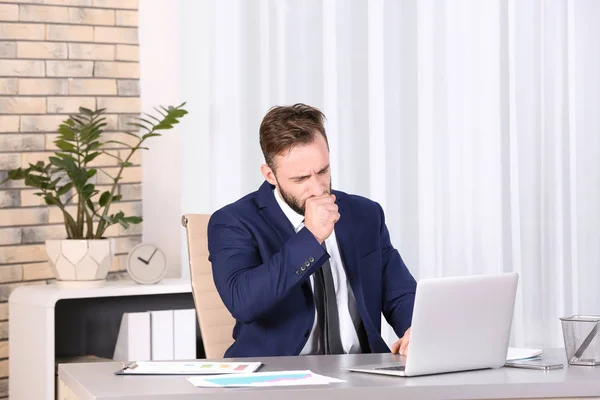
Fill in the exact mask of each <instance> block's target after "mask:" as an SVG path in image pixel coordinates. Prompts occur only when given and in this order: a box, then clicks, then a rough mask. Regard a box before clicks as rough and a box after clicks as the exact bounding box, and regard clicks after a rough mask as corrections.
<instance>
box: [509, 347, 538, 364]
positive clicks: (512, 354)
mask: <svg viewBox="0 0 600 400" xmlns="http://www.w3.org/2000/svg"><path fill="white" fill-rule="evenodd" d="M541 355H542V349H529V348H517V347H509V348H508V353H507V354H506V361H515V360H526V359H529V358H535V357H541Z"/></svg>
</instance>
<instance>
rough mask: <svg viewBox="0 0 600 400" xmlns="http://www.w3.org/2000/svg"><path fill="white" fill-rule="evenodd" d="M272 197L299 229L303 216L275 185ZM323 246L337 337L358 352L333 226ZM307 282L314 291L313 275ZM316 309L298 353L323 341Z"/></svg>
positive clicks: (347, 348)
mask: <svg viewBox="0 0 600 400" xmlns="http://www.w3.org/2000/svg"><path fill="white" fill-rule="evenodd" d="M273 192H274V193H275V199H276V200H277V203H278V204H279V207H281V210H282V211H283V213H284V214H285V216H286V217H287V218H288V219H289V220H290V222H291V223H292V226H293V227H294V229H295V230H296V232H298V231H300V230H301V229H302V228H303V227H304V223H303V221H304V217H303V216H302V215H300V214H298V213H297V212H295V211H294V210H292V209H291V207H290V206H289V205H288V204H287V203H286V202H285V201H284V200H283V199H282V198H281V196H280V195H279V192H278V191H277V189H274V190H273ZM325 246H326V247H327V252H328V253H329V255H330V258H329V263H330V265H331V273H332V275H333V284H334V287H335V297H336V299H337V306H338V314H339V321H340V338H341V339H342V347H343V349H344V352H345V353H348V354H349V353H360V352H361V348H360V343H359V340H358V334H357V333H356V328H355V327H354V323H353V322H352V316H351V315H350V306H351V305H350V301H353V302H355V300H354V298H353V296H350V295H349V290H351V289H350V288H349V283H348V279H346V271H345V270H344V265H343V264H342V257H341V255H340V248H339V247H338V243H337V240H336V238H335V228H334V229H333V231H332V232H331V235H330V236H329V237H328V238H327V239H325ZM310 283H311V287H312V290H313V294H314V289H315V285H314V276H313V275H311V276H310ZM352 308H353V309H356V304H353V305H352ZM316 316H317V315H316V310H315V321H314V323H313V327H312V331H311V332H310V336H309V337H308V340H307V342H306V345H305V346H304V348H303V349H302V351H301V352H300V354H301V355H305V354H318V353H319V352H320V349H322V348H323V345H322V344H321V343H319V337H320V332H321V331H320V327H319V326H317V325H318V324H317V318H316Z"/></svg>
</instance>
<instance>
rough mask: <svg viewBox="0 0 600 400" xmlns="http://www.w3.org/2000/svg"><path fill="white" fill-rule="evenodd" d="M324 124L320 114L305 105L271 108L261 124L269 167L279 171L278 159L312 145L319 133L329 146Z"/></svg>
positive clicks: (261, 144) (261, 140)
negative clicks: (277, 157) (281, 155)
mask: <svg viewBox="0 0 600 400" xmlns="http://www.w3.org/2000/svg"><path fill="white" fill-rule="evenodd" d="M324 121H325V115H324V114H323V113H322V112H321V111H320V110H318V109H317V108H314V107H311V106H308V105H306V104H302V103H298V104H294V105H293V106H277V107H273V108H271V109H270V110H269V112H267V114H266V115H265V117H264V118H263V120H262V123H261V124H260V148H261V149H262V152H263V155H264V157H265V162H266V163H267V165H268V166H269V167H270V168H271V169H272V170H273V171H275V162H274V159H275V156H276V155H279V154H282V153H283V152H285V151H290V150H292V149H293V148H294V147H296V146H301V145H306V144H309V143H312V141H313V140H314V139H315V136H316V135H317V134H318V133H320V134H321V135H323V137H324V138H325V142H327V134H326V133H325V127H324V125H323V122H324ZM327 146H328V147H329V143H328V144H327Z"/></svg>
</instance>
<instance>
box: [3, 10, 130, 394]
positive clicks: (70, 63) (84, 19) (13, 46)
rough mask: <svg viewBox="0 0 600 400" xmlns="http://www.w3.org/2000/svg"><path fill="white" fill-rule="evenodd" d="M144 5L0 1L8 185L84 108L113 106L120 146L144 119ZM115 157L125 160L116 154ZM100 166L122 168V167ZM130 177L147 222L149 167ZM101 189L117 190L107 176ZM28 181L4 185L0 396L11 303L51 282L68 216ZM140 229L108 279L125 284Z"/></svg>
mask: <svg viewBox="0 0 600 400" xmlns="http://www.w3.org/2000/svg"><path fill="white" fill-rule="evenodd" d="M137 6H138V0H28V1H18V0H14V1H12V0H0V181H1V180H3V179H4V178H5V177H6V171H7V170H8V169H11V168H15V167H19V166H27V165H28V163H29V162H35V161H37V160H40V159H47V157H48V156H49V154H50V153H49V151H50V150H53V149H54V148H55V147H54V143H53V141H54V139H55V138H56V129H57V128H58V124H59V123H60V122H61V121H63V120H64V119H66V117H67V116H68V114H69V113H72V112H76V111H77V109H78V107H79V106H84V107H88V108H92V109H93V108H105V107H106V108H107V112H108V113H109V114H108V121H107V122H108V124H109V126H108V127H107V129H108V130H110V136H111V139H116V140H120V141H124V142H128V140H129V137H128V136H127V135H124V134H123V133H122V130H123V129H125V124H126V122H127V120H128V118H129V117H130V116H131V115H132V114H135V113H138V112H139V107H140V104H139V80H138V79H139V64H138V34H137V24H138V13H137ZM112 151H114V152H115V153H119V152H120V153H124V152H125V150H123V149H122V148H118V147H117V148H114V149H113V150H112ZM95 161H97V163H96V164H97V166H102V167H106V171H107V172H109V173H110V172H111V171H113V170H116V164H115V162H116V160H115V159H114V158H112V157H108V156H105V157H99V158H97V159H96V160H95ZM140 161H141V160H140V157H139V156H138V157H137V159H136V160H134V163H135V164H136V165H135V166H134V167H131V168H128V169H127V170H126V172H125V174H124V177H123V180H122V181H121V182H122V183H121V184H120V187H119V193H120V194H122V195H123V201H122V202H121V204H115V205H114V208H112V210H113V211H117V210H118V209H119V208H120V209H122V210H123V211H124V212H125V213H126V214H130V215H141V202H140V195H141V193H140V181H141V167H140ZM97 176H98V180H99V181H98V184H108V183H109V182H108V181H107V180H106V179H105V178H106V176H105V175H103V174H101V173H99V174H98V175H97ZM34 192H35V190H34V189H28V188H25V187H24V186H23V185H22V181H21V182H8V183H7V184H5V185H3V186H1V187H0V398H1V397H5V396H7V394H8V379H7V377H8V356H9V354H8V340H10V338H8V324H9V323H10V321H8V304H7V301H8V297H9V295H10V293H11V292H12V290H14V289H15V288H16V287H18V286H21V285H45V284H48V283H52V281H53V275H52V271H51V269H50V267H49V266H48V263H47V262H46V253H45V248H44V240H45V239H48V238H63V237H64V236H65V230H64V227H63V225H62V216H61V214H60V213H59V212H58V210H57V209H56V208H54V207H47V206H45V205H43V200H42V199H40V198H39V197H37V196H34V195H33V193H34ZM140 233H141V225H138V226H134V227H133V228H130V229H129V230H127V231H123V230H122V229H121V228H120V227H118V226H112V227H111V228H110V229H109V232H108V236H114V237H116V238H117V239H116V247H117V249H116V251H117V256H116V257H115V261H114V263H113V266H112V272H111V275H110V278H109V279H122V278H126V273H125V272H123V271H124V270H125V268H126V264H125V254H126V253H127V252H128V251H129V250H130V249H131V248H132V247H133V246H134V245H136V244H137V243H139V242H140V239H141V237H140Z"/></svg>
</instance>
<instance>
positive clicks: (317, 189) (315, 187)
mask: <svg viewBox="0 0 600 400" xmlns="http://www.w3.org/2000/svg"><path fill="white" fill-rule="evenodd" d="M308 192H309V194H310V195H311V196H315V197H316V196H323V195H324V194H327V187H326V186H325V185H323V184H322V183H321V182H319V180H318V179H316V178H315V177H313V178H311V184H310V187H309V189H308Z"/></svg>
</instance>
